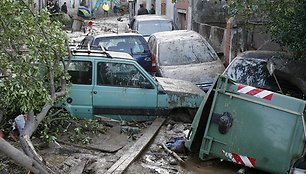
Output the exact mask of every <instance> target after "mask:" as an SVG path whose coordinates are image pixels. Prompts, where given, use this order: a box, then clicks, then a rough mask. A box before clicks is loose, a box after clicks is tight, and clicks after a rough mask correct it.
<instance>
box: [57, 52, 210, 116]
mask: <svg viewBox="0 0 306 174" xmlns="http://www.w3.org/2000/svg"><path fill="white" fill-rule="evenodd" d="M68 73H69V74H70V76H71V78H70V81H71V83H72V84H71V88H70V93H69V96H68V97H67V98H66V101H65V102H64V103H62V104H60V105H59V107H62V108H64V109H65V110H67V111H68V112H69V113H70V114H71V115H72V116H76V117H80V118H88V119H92V118H95V117H109V118H113V119H118V120H128V121H132V120H133V121H143V120H152V119H154V118H156V117H157V116H167V115H169V114H170V113H173V112H176V111H179V112H180V113H181V112H186V113H189V114H191V112H192V111H196V109H197V108H198V107H199V105H200V104H201V102H202V100H203V98H204V96H205V93H204V92H203V91H202V90H201V89H199V88H198V87H197V86H196V85H194V84H192V83H190V82H188V81H183V80H176V79H168V78H155V77H152V76H151V75H150V74H149V73H148V72H146V71H145V70H144V69H143V68H142V67H141V66H140V65H139V64H138V63H137V62H136V61H135V60H133V58H132V57H131V56H130V55H129V54H127V53H123V52H113V51H97V50H80V49H78V50H74V52H73V53H72V56H71V63H70V65H69V69H68ZM190 111H191V112H190ZM186 115H187V114H185V116H186ZM187 116H188V115H187ZM193 116H194V115H190V117H193Z"/></svg>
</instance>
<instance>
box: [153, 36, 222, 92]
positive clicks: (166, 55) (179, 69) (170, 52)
mask: <svg viewBox="0 0 306 174" xmlns="http://www.w3.org/2000/svg"><path fill="white" fill-rule="evenodd" d="M148 43H149V47H150V50H151V52H152V54H153V55H152V59H153V60H152V66H156V69H157V71H156V73H157V74H156V75H157V76H162V77H169V78H175V79H181V80H187V81H191V82H193V83H195V84H196V85H198V86H199V87H200V88H201V89H202V90H204V91H208V90H209V88H210V86H211V85H212V83H213V81H214V79H215V77H216V76H217V75H218V74H221V73H222V72H223V71H224V69H225V67H224V65H223V63H222V62H221V60H220V59H219V57H218V55H217V53H216V52H215V51H214V49H213V48H212V47H211V45H210V44H209V43H208V42H207V41H206V40H205V39H204V38H203V37H202V36H201V35H200V34H198V33H197V32H195V31H187V30H175V31H166V32H158V33H154V34H152V35H151V36H150V38H149V41H148Z"/></svg>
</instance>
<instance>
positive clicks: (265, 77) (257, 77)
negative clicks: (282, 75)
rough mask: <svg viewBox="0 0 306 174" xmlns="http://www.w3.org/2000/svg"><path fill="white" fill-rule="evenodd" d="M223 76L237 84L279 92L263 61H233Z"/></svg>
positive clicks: (245, 59)
mask: <svg viewBox="0 0 306 174" xmlns="http://www.w3.org/2000/svg"><path fill="white" fill-rule="evenodd" d="M224 74H225V75H226V76H228V77H229V78H230V79H232V80H234V81H236V82H238V83H242V84H246V85H249V86H254V87H257V88H263V89H268V90H270V91H278V90H279V89H278V86H277V84H276V81H275V79H274V78H273V76H271V75H270V74H269V71H268V69H267V62H266V61H265V60H260V59H247V58H244V59H235V61H234V62H233V63H232V64H231V65H230V66H229V67H228V69H227V70H226V71H225V72H224Z"/></svg>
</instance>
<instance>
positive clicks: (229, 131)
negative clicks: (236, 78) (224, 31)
mask: <svg viewBox="0 0 306 174" xmlns="http://www.w3.org/2000/svg"><path fill="white" fill-rule="evenodd" d="M305 106H306V101H304V100H300V99H297V98H293V97H290V96H286V95H282V94H278V93H275V92H271V91H267V90H263V89H259V88H255V87H251V86H247V85H242V84H238V83H235V82H233V81H231V80H230V79H228V78H227V77H224V76H220V77H219V78H218V79H217V80H216V82H215V83H214V87H213V89H211V90H210V91H209V92H208V93H207V97H206V99H205V100H204V101H203V102H202V104H201V106H200V108H199V110H198V112H197V114H196V116H195V118H194V120H193V123H192V128H191V131H190V133H189V135H188V137H187V140H186V143H185V146H186V147H187V149H189V150H190V151H191V152H194V153H198V154H199V157H200V158H201V159H204V158H205V157H206V156H207V155H213V156H216V157H218V158H221V159H225V160H228V161H231V162H234V163H238V164H241V165H244V166H248V167H252V168H257V169H260V170H264V171H268V172H271V173H291V172H294V171H295V172H294V173H298V172H299V171H301V169H295V168H296V166H299V165H300V164H302V163H305V159H304V154H305V136H306V135H305V119H304V113H305ZM300 166H301V165H300Z"/></svg>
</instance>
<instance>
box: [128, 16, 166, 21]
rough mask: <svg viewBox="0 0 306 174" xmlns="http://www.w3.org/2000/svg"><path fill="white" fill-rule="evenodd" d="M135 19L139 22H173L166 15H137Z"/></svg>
mask: <svg viewBox="0 0 306 174" xmlns="http://www.w3.org/2000/svg"><path fill="white" fill-rule="evenodd" d="M134 19H135V20H137V21H152V20H167V21H171V19H170V18H168V17H167V16H165V15H162V16H159V15H137V16H134Z"/></svg>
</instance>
